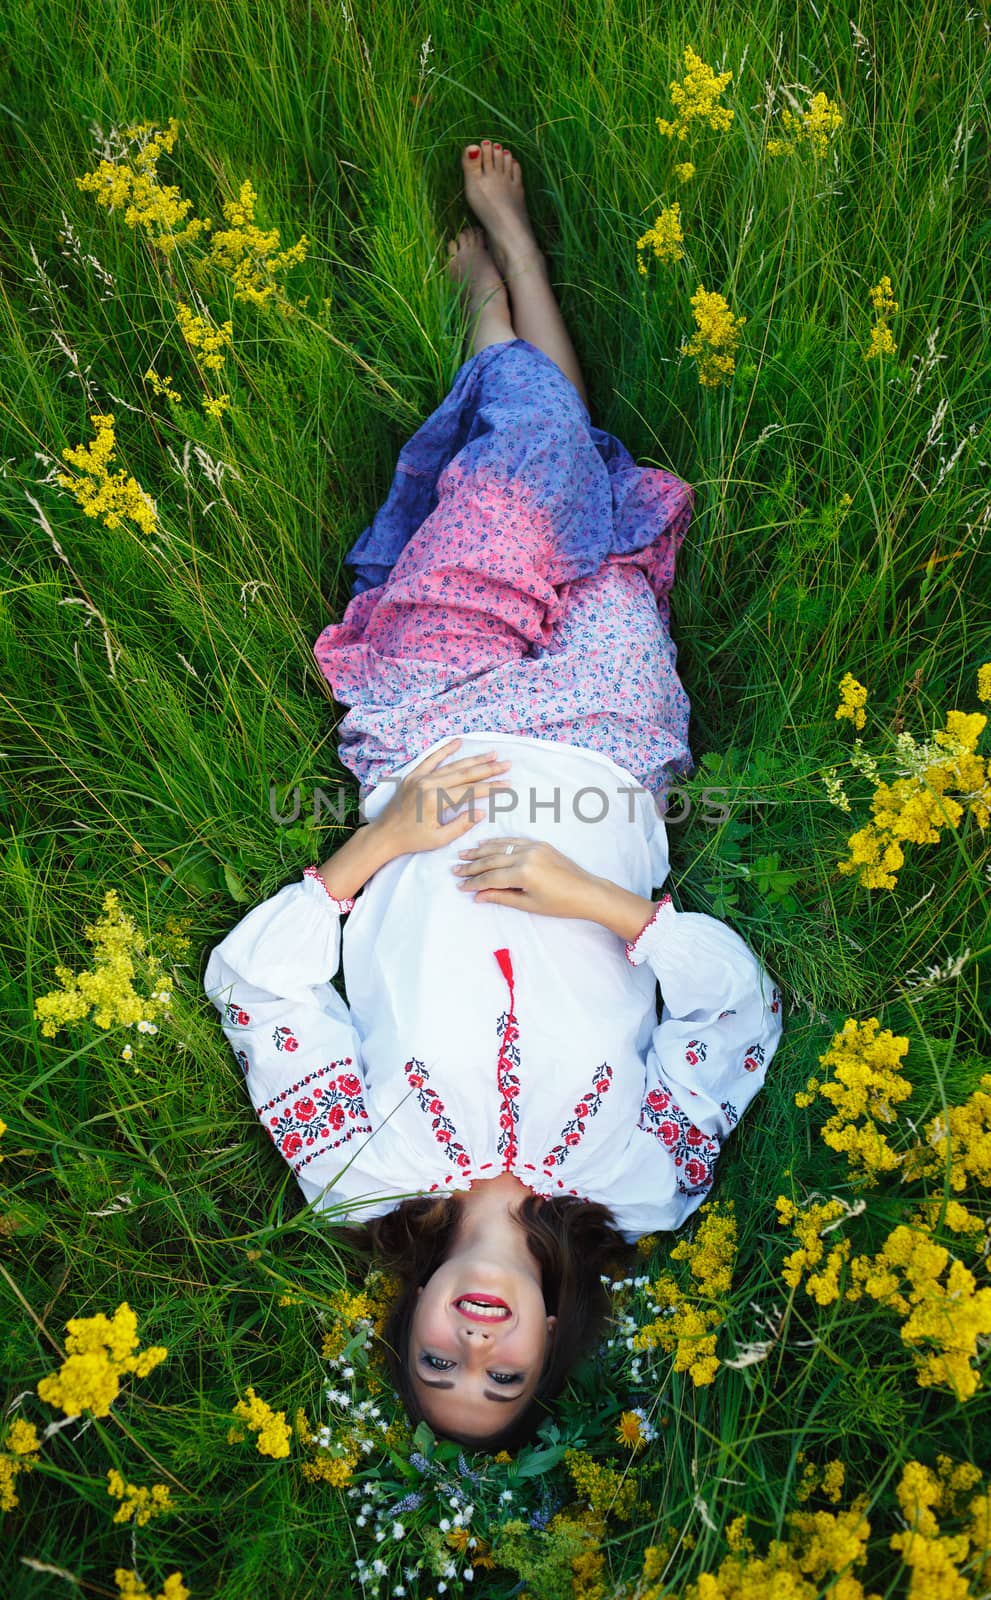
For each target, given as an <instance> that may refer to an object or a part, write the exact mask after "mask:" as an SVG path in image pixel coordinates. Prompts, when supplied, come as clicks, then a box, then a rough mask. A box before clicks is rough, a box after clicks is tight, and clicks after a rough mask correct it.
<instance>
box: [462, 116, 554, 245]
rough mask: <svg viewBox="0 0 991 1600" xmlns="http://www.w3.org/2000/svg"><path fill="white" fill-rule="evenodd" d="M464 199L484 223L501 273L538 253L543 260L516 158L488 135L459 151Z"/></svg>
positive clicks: (521, 173)
mask: <svg viewBox="0 0 991 1600" xmlns="http://www.w3.org/2000/svg"><path fill="white" fill-rule="evenodd" d="M461 168H462V171H463V172H464V177H465V199H466V200H467V202H468V204H469V205H470V206H471V209H472V210H473V211H474V213H475V215H476V217H477V218H478V220H479V222H481V223H483V224H484V227H485V231H486V234H487V235H488V241H489V248H490V250H491V251H492V256H493V259H494V261H495V264H496V266H497V267H498V269H499V271H500V272H501V273H502V275H503V277H506V276H507V275H511V274H512V273H513V271H514V269H515V268H517V267H521V266H523V265H525V264H526V263H527V262H532V261H533V260H534V259H535V258H537V257H539V258H540V260H541V261H543V255H542V253H541V250H540V246H539V245H538V244H537V240H536V237H535V235H534V232H533V228H532V227H531V225H530V218H529V215H528V213H527V209H526V196H525V194H524V192H523V172H522V169H521V167H520V164H519V162H518V161H517V160H516V159H515V157H514V156H512V155H511V154H510V152H509V151H508V150H504V149H503V148H502V146H501V145H498V144H493V143H492V141H491V139H483V140H482V142H481V144H480V145H478V144H469V145H465V148H464V149H463V150H462V152H461Z"/></svg>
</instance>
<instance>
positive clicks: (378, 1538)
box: [375, 1528, 385, 1544]
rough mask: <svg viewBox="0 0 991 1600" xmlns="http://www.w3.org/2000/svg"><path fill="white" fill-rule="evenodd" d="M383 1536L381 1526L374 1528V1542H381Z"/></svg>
mask: <svg viewBox="0 0 991 1600" xmlns="http://www.w3.org/2000/svg"><path fill="white" fill-rule="evenodd" d="M384 1538H385V1534H384V1533H383V1532H382V1529H381V1528H376V1529H375V1543H376V1544H381V1543H382V1540H383V1539H384Z"/></svg>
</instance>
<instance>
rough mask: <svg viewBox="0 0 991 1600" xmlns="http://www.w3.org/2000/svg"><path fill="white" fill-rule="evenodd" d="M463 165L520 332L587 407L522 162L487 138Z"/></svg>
mask: <svg viewBox="0 0 991 1600" xmlns="http://www.w3.org/2000/svg"><path fill="white" fill-rule="evenodd" d="M473 151H474V152H475V154H474V156H473V155H472V152H473ZM461 167H462V170H463V172H464V178H465V199H466V200H467V202H468V204H469V205H470V206H471V209H472V210H473V211H474V213H475V215H476V216H477V217H478V219H479V221H480V222H482V223H483V224H484V225H485V231H486V234H487V236H488V242H489V247H490V249H491V252H492V257H493V259H494V261H495V264H496V266H497V268H498V269H499V271H500V272H501V273H502V276H503V278H504V280H505V282H506V284H507V286H508V288H509V294H510V299H511V301H512V315H513V326H514V328H515V329H516V335H517V337H518V338H520V339H527V340H528V341H529V342H530V344H534V345H536V346H537V349H538V350H542V351H543V352H544V354H545V355H547V356H550V358H551V360H552V361H554V362H556V364H557V365H558V366H559V367H560V368H561V371H562V372H563V373H564V374H565V376H566V377H568V378H570V379H571V382H572V383H573V384H574V386H575V388H576V389H577V390H578V393H579V394H580V395H581V397H582V400H583V401H584V402H585V405H586V408H587V407H588V393H587V391H586V389H585V381H584V379H583V377H582V370H581V366H580V365H579V362H578V357H577V355H576V354H575V347H574V345H573V344H572V343H571V338H570V336H569V334H568V330H567V328H566V327H565V323H564V318H563V317H562V316H561V311H560V307H559V306H558V303H557V300H556V298H555V295H554V290H553V289H552V288H551V284H550V278H549V276H548V272H547V262H546V260H545V259H544V256H543V254H542V253H541V250H540V246H539V245H538V244H537V240H536V237H535V235H534V232H533V228H532V226H531V224H530V218H529V215H528V214H527V209H526V198H525V196H524V193H523V177H522V172H521V169H520V164H519V162H518V161H516V160H515V159H514V158H513V156H511V155H510V153H509V151H508V150H503V149H502V147H501V146H500V145H496V144H493V143H492V141H491V140H490V139H483V140H482V143H481V145H477V144H469V145H466V146H465V148H464V150H463V151H462V152H461Z"/></svg>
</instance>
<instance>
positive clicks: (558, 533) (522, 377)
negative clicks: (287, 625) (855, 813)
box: [314, 339, 693, 794]
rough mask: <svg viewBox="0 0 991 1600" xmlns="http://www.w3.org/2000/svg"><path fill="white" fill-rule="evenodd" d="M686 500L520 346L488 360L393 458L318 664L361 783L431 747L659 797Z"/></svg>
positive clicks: (474, 363)
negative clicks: (473, 746)
mask: <svg viewBox="0 0 991 1600" xmlns="http://www.w3.org/2000/svg"><path fill="white" fill-rule="evenodd" d="M692 503H693V490H692V489H691V488H690V486H689V485H688V484H687V483H684V482H682V481H681V480H680V479H679V478H676V477H674V476H673V475H672V474H671V473H668V472H665V471H663V470H661V469H659V468H652V467H638V466H636V465H635V464H634V462H633V458H632V457H631V456H630V454H629V452H628V451H627V450H626V449H625V447H624V446H623V445H622V444H621V443H620V441H619V440H618V439H616V438H615V437H614V436H613V435H611V434H608V433H606V432H604V431H603V430H602V429H600V428H595V427H593V426H592V424H591V422H590V420H589V415H588V412H587V410H586V408H585V406H584V404H583V402H582V400H581V398H580V396H579V394H578V391H577V390H576V389H575V387H574V385H573V384H572V383H571V382H570V380H569V379H568V378H566V377H565V376H564V374H563V373H562V372H561V370H560V368H559V367H558V366H557V365H556V364H555V363H554V362H553V361H551V360H550V358H549V357H548V356H546V355H544V354H543V352H542V351H540V350H538V349H537V348H536V347H535V346H534V345H532V344H530V343H529V342H528V341H527V340H525V339H514V340H510V341H507V342H505V343H503V344H497V345H489V346H488V347H487V348H486V349H484V350H482V351H480V352H479V353H478V354H477V355H475V356H473V357H471V358H470V359H469V360H468V361H467V362H465V363H464V365H463V366H462V367H461V369H460V371H459V373H458V375H457V377H456V379H455V382H454V384H453V386H452V389H451V392H450V393H449V394H448V396H447V397H446V398H445V400H444V401H443V402H442V404H441V405H440V406H439V407H438V409H437V410H436V411H435V412H434V413H433V414H432V416H431V417H429V418H428V420H427V421H426V422H425V423H424V424H423V426H422V427H421V428H420V429H418V430H417V432H416V433H415V434H414V435H413V437H412V438H411V439H410V440H409V441H408V443H407V444H406V445H405V446H404V447H403V449H402V451H401V452H400V456H399V462H398V465H397V468H396V474H395V478H394V481H393V484H392V488H391V490H390V492H389V495H388V497H387V499H386V501H385V503H384V505H383V506H382V507H381V509H380V511H379V512H378V514H377V515H376V517H375V518H374V519H373V521H372V523H371V524H370V526H369V527H368V528H367V529H366V530H365V532H364V533H363V534H362V535H361V537H360V538H359V539H358V541H357V543H356V544H355V545H354V546H353V548H352V550H351V551H350V553H349V556H348V561H349V563H350V564H351V565H352V566H354V567H355V568H356V570H357V576H356V578H355V581H354V589H355V594H354V598H353V599H352V600H351V602H350V604H349V605H348V607H347V609H346V610H345V613H344V616H343V617H342V618H341V621H340V622H338V623H332V624H330V625H329V626H328V627H326V628H325V629H324V630H323V632H322V633H321V634H320V636H319V638H318V639H317V641H316V644H315V646H314V653H315V656H316V659H317V661H318V663H319V665H320V668H321V670H322V672H323V673H324V675H325V676H326V678H327V680H328V682H329V683H330V685H331V687H332V689H333V692H334V696H335V698H336V699H337V700H338V701H339V702H340V703H341V704H342V705H345V706H348V707H350V709H349V710H348V712H347V715H346V716H345V717H344V719H343V721H342V722H341V724H340V727H339V729H338V736H339V749H340V754H341V759H342V761H344V762H345V763H346V765H347V766H349V767H350V768H351V770H352V771H353V772H354V773H355V774H356V776H357V777H358V778H359V779H360V780H361V782H362V783H364V784H367V785H373V784H375V783H376V782H378V781H379V779H381V778H382V777H384V776H386V775H388V774H389V773H391V772H392V771H393V770H394V769H395V768H396V767H399V766H401V765H402V764H403V763H404V762H406V761H408V760H410V759H412V758H413V757H415V756H416V755H417V754H418V752H419V751H421V750H423V749H425V748H426V747H427V746H428V745H429V744H431V743H433V742H434V741H436V740H437V739H439V738H446V737H453V736H454V735H455V734H466V733H470V732H475V731H482V730H484V731H486V732H502V733H519V734H524V735H529V736H532V737H537V738H544V739H550V740H557V741H563V742H566V743H571V744H577V745H581V746H583V747H584V748H586V749H590V750H597V751H599V752H600V753H602V754H603V755H606V756H608V757H610V758H611V759H612V760H614V761H616V762H617V763H618V764H619V765H620V766H621V767H623V768H625V769H626V771H628V772H631V773H633V774H634V776H635V777H636V778H637V779H638V781H639V782H641V783H642V784H643V785H644V786H645V787H646V788H649V789H650V790H651V791H652V792H654V793H657V794H659V793H661V792H662V791H663V789H664V787H665V786H666V785H667V783H668V782H669V781H670V779H671V778H672V777H673V776H674V775H676V774H677V773H679V772H682V771H685V770H686V769H687V767H688V766H689V765H690V759H691V758H690V753H689V748H688V743H687V734H688V714H689V704H688V698H687V696H686V694H685V692H684V689H683V688H682V685H681V683H680V681H679V679H678V676H677V672H676V670H675V660H676V651H675V647H674V644H673V643H672V640H671V637H670V634H669V632H668V624H669V612H668V594H669V591H670V589H671V586H672V583H673V582H674V563H675V555H676V553H677V550H678V548H679V546H680V544H681V541H682V539H683V538H684V534H685V531H686V529H687V527H688V523H689V520H690V517H691V509H692Z"/></svg>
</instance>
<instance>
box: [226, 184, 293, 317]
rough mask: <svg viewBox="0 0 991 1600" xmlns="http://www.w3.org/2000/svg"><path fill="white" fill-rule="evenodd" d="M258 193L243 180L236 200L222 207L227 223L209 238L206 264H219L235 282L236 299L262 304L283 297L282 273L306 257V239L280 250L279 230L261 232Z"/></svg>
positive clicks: (257, 304)
mask: <svg viewBox="0 0 991 1600" xmlns="http://www.w3.org/2000/svg"><path fill="white" fill-rule="evenodd" d="M257 199H258V196H257V195H256V194H255V191H254V189H253V188H252V186H251V184H250V182H249V181H248V180H247V179H245V181H244V183H242V185H241V190H240V194H239V196H238V198H237V200H230V201H228V202H227V203H226V204H225V205H224V208H223V211H224V216H225V218H226V220H227V222H228V224H229V226H228V227H227V228H226V229H219V230H218V231H217V232H216V233H215V234H214V235H213V238H212V239H211V241H210V255H209V259H208V263H206V264H205V265H212V266H216V267H219V268H220V269H221V270H222V271H223V272H225V273H226V274H227V276H228V277H229V278H230V279H231V281H232V282H233V284H234V298H235V300H244V301H248V302H249V303H250V304H252V305H256V306H264V305H266V304H268V303H269V302H270V301H271V299H272V297H273V296H275V297H276V298H277V299H279V300H282V299H283V295H282V286H281V285H280V284H279V282H278V279H279V275H280V274H281V273H284V272H287V271H288V270H289V268H290V267H294V266H296V265H297V264H298V263H299V262H300V261H303V260H305V258H306V253H307V250H308V248H309V240H308V239H307V237H306V234H305V233H304V234H303V235H302V237H301V238H300V239H298V240H297V242H296V243H295V244H294V245H291V246H290V247H289V248H288V249H287V250H282V251H280V250H279V230H278V229H277V228H271V229H270V230H269V231H268V232H264V231H263V230H262V229H261V228H259V227H258V226H257V225H256V223H255V205H256V203H257Z"/></svg>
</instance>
